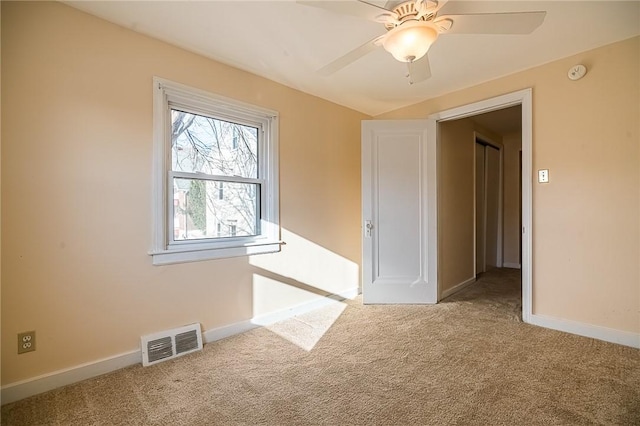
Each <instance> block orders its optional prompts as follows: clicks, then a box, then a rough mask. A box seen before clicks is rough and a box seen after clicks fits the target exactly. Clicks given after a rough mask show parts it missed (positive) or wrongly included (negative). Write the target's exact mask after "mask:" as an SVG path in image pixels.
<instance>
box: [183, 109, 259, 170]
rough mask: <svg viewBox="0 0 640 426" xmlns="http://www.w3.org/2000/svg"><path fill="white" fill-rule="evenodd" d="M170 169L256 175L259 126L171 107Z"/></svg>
mask: <svg viewBox="0 0 640 426" xmlns="http://www.w3.org/2000/svg"><path fill="white" fill-rule="evenodd" d="M171 123H172V127H171V129H172V131H171V165H172V170H175V171H181V172H201V173H206V174H208V175H222V176H241V177H245V178H252V179H257V178H258V129H257V128H256V127H250V126H244V125H241V124H236V123H230V122H228V121H222V120H218V119H215V118H211V117H205V116H202V115H196V114H191V113H188V112H183V111H179V110H175V109H172V110H171Z"/></svg>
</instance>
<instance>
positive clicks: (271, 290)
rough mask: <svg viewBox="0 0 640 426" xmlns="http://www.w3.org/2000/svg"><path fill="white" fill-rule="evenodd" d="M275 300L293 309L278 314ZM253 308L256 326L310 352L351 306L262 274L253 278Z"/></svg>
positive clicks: (286, 309)
mask: <svg viewBox="0 0 640 426" xmlns="http://www.w3.org/2000/svg"><path fill="white" fill-rule="evenodd" d="M274 301H277V302H283V301H284V302H288V303H289V307H288V308H285V309H280V310H276V311H274V310H273V309H271V307H272V306H273V303H270V302H274ZM294 302H297V303H294ZM253 305H254V317H253V319H252V320H251V322H252V323H254V324H257V325H260V326H263V327H265V328H267V329H268V330H270V331H272V332H274V333H275V334H277V335H279V336H280V337H282V338H284V339H286V340H288V341H290V342H291V343H293V344H295V345H296V346H299V347H300V348H302V349H304V350H306V351H310V350H311V349H313V348H314V346H315V345H316V344H317V343H318V342H319V341H320V339H321V338H322V336H324V334H325V333H326V332H327V331H328V330H329V329H330V328H331V326H332V325H333V324H334V323H335V321H336V320H337V319H338V318H339V317H340V314H342V312H343V311H344V310H345V308H346V307H347V304H346V303H343V302H340V301H338V300H336V299H333V298H330V297H325V296H321V295H318V294H316V293H313V292H310V291H307V290H303V289H300V288H297V287H294V286H291V285H288V284H286V283H282V282H280V281H277V280H274V279H271V278H267V277H264V276H262V275H258V274H254V275H253Z"/></svg>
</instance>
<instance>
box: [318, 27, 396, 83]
mask: <svg viewBox="0 0 640 426" xmlns="http://www.w3.org/2000/svg"><path fill="white" fill-rule="evenodd" d="M385 35H386V34H385ZM383 37H384V36H380V37H376V38H374V39H373V40H369V41H368V42H366V43H365V44H363V45H362V46H359V47H356V48H355V49H353V50H352V51H351V52H348V53H347V54H345V55H343V56H341V57H339V58H338V59H336V60H335V61H333V62H331V63H329V64H328V65H325V66H324V67H322V68H320V69H319V70H318V74H320V75H322V76H325V77H326V76H329V75H331V74H333V73H335V72H337V71H340V70H341V69H342V68H344V67H346V66H347V65H349V64H351V63H353V62H355V61H357V60H358V59H360V58H362V57H363V56H364V55H366V54H368V53H371V52H373V51H374V50H376V49H377V48H378V44H377V42H378V41H379V40H380V39H382V38H383Z"/></svg>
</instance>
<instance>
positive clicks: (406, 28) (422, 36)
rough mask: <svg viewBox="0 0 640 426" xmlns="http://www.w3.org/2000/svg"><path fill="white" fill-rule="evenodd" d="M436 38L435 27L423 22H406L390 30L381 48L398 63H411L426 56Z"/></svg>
mask: <svg viewBox="0 0 640 426" xmlns="http://www.w3.org/2000/svg"><path fill="white" fill-rule="evenodd" d="M437 38H438V31H437V30H436V29H435V27H434V26H433V25H432V24H431V23H429V22H424V21H406V22H403V23H402V24H400V25H398V26H397V27H395V28H393V29H392V30H390V31H389V32H388V33H387V34H386V36H385V37H384V40H383V41H382V46H383V47H384V49H385V50H386V51H387V52H389V53H391V54H392V55H393V57H394V58H396V59H397V60H398V61H400V62H413V61H417V60H418V59H420V58H422V57H423V56H424V55H426V54H427V52H428V51H429V48H430V47H431V45H432V44H433V43H434V42H435V41H436V39H437Z"/></svg>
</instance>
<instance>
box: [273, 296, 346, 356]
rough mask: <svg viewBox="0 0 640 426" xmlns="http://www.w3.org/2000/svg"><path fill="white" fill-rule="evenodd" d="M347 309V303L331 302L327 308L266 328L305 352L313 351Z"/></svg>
mask: <svg viewBox="0 0 640 426" xmlns="http://www.w3.org/2000/svg"><path fill="white" fill-rule="evenodd" d="M346 307H347V305H346V304H345V303H342V302H338V301H335V300H331V301H330V302H329V303H328V304H327V306H323V307H321V308H318V309H316V310H314V311H311V312H307V313H304V314H300V315H296V316H294V317H292V318H289V319H286V320H283V321H279V322H276V323H274V324H271V325H268V326H266V328H267V329H268V330H270V331H272V332H274V333H275V334H277V335H278V336H280V337H282V338H284V339H286V340H288V341H290V342H291V343H293V344H294V345H296V346H298V347H300V348H302V349H304V350H305V351H311V350H312V349H313V348H314V346H315V345H316V344H317V343H318V342H319V341H320V339H321V338H322V336H324V335H325V333H326V332H327V331H329V329H330V328H331V326H332V325H333V323H335V322H336V320H337V319H338V318H339V317H340V315H341V314H342V312H343V311H344V310H345V308H346Z"/></svg>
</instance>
